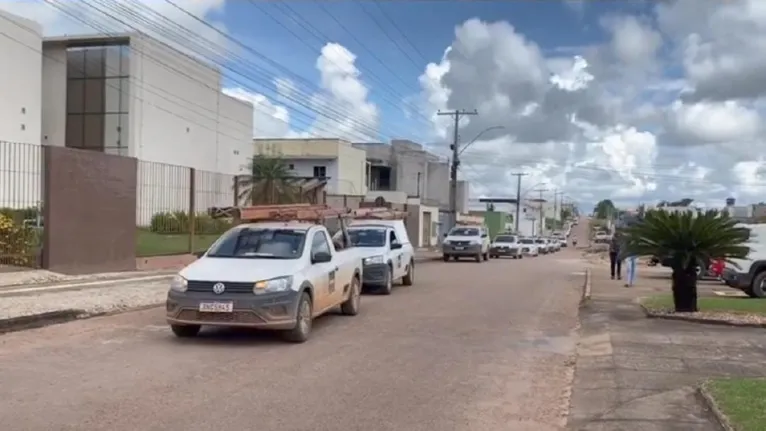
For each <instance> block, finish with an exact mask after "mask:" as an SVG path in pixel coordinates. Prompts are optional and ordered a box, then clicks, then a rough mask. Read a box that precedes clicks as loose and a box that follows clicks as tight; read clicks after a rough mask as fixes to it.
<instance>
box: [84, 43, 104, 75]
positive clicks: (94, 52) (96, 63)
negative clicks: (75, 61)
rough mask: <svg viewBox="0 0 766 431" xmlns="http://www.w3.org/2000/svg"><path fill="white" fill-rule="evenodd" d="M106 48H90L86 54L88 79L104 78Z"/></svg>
mask: <svg viewBox="0 0 766 431" xmlns="http://www.w3.org/2000/svg"><path fill="white" fill-rule="evenodd" d="M104 52H105V50H104V48H101V47H98V48H88V49H87V50H86V52H85V76H86V77H87V78H103V77H104Z"/></svg>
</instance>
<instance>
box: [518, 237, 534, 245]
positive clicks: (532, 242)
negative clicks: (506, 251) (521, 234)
mask: <svg viewBox="0 0 766 431" xmlns="http://www.w3.org/2000/svg"><path fill="white" fill-rule="evenodd" d="M519 242H520V243H522V244H534V243H535V242H534V241H533V240H531V239H527V238H524V239H522V240H521V241H519Z"/></svg>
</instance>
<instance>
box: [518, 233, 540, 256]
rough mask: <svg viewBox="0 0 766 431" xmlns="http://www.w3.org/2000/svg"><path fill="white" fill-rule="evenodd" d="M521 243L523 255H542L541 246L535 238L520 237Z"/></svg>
mask: <svg viewBox="0 0 766 431" xmlns="http://www.w3.org/2000/svg"><path fill="white" fill-rule="evenodd" d="M519 244H521V255H522V256H528V257H537V256H539V255H540V247H539V246H538V244H537V241H536V240H535V239H534V238H523V237H522V238H519Z"/></svg>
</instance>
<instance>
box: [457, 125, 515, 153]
mask: <svg viewBox="0 0 766 431" xmlns="http://www.w3.org/2000/svg"><path fill="white" fill-rule="evenodd" d="M501 129H503V130H504V129H505V126H492V127H487V128H486V129H484V130H482V131H481V132H479V134H478V135H476V137H475V138H473V139H471V141H470V142H469V143H467V144H465V145H464V146H463V148H462V149H461V150H460V151H459V152H458V153H457V155H458V156H459V155H461V154H463V151H465V150H466V149H468V147H470V146H471V144H473V143H474V142H476V141H477V140H478V139H479V138H481V135H483V134H485V133H487V132H490V131H492V130H501Z"/></svg>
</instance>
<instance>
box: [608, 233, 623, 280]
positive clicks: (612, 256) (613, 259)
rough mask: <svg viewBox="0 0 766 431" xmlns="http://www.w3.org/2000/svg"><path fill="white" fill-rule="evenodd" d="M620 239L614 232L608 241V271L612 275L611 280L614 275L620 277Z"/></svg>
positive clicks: (619, 278)
mask: <svg viewBox="0 0 766 431" xmlns="http://www.w3.org/2000/svg"><path fill="white" fill-rule="evenodd" d="M621 240H622V239H621V238H620V235H619V234H618V233H617V232H615V233H614V235H612V240H611V241H610V242H609V272H610V274H611V275H612V280H614V277H615V276H617V279H618V280H621V279H622V260H621V256H620V246H621Z"/></svg>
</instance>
